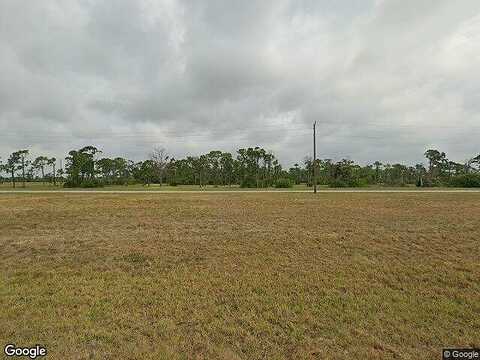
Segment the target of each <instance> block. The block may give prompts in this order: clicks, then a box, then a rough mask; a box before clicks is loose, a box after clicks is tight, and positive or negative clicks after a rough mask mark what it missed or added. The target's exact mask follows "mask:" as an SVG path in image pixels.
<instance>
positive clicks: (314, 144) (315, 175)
mask: <svg viewBox="0 0 480 360" xmlns="http://www.w3.org/2000/svg"><path fill="white" fill-rule="evenodd" d="M316 125H317V122H316V121H315V122H314V123H313V193H314V194H316V193H317V136H316V129H315V127H316Z"/></svg>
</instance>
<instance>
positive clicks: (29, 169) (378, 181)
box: [0, 146, 480, 188]
mask: <svg viewBox="0 0 480 360" xmlns="http://www.w3.org/2000/svg"><path fill="white" fill-rule="evenodd" d="M101 154H102V152H101V151H100V150H99V149H98V148H96V147H94V146H86V147H83V148H81V149H79V150H72V151H70V152H69V153H68V156H67V157H66V158H65V161H66V166H65V169H63V168H62V167H60V168H59V169H57V170H56V159H55V158H50V159H49V158H47V157H45V156H38V157H37V158H35V160H33V161H32V160H31V159H30V157H29V151H28V150H19V151H16V152H14V153H12V154H11V155H10V156H9V158H8V160H7V161H6V162H5V164H3V165H2V164H1V163H0V183H1V182H3V181H7V180H9V181H10V182H11V184H12V187H14V188H15V186H16V183H17V182H19V181H21V183H22V187H25V183H26V182H32V181H37V182H42V183H45V182H50V183H52V184H53V185H55V184H56V183H57V182H60V183H62V184H63V186H64V187H68V188H75V187H80V188H95V187H103V186H119V185H121V186H125V185H135V184H142V185H144V186H150V184H159V185H160V186H163V185H164V184H168V185H170V186H178V185H197V186H199V187H200V188H203V187H206V186H214V187H218V186H228V187H231V186H235V185H238V186H239V187H241V188H272V187H288V186H286V184H287V180H288V182H291V183H292V185H293V184H295V185H300V184H305V185H307V186H312V184H313V182H314V181H313V180H314V179H313V169H314V162H313V161H312V159H310V158H308V157H307V158H305V159H304V162H303V165H299V164H295V165H294V166H293V167H291V168H290V169H288V170H286V169H284V168H282V166H281V164H280V162H279V160H278V159H277V158H276V157H275V155H274V154H273V153H272V152H269V151H266V150H265V149H262V148H260V147H255V148H246V149H239V150H238V151H237V154H236V156H234V155H233V154H231V153H228V152H222V151H210V152H209V153H207V154H203V155H200V156H187V157H186V158H184V159H174V158H172V157H170V155H169V154H168V153H167V151H166V150H165V149H163V148H157V149H154V150H153V151H152V153H151V154H150V156H149V159H147V160H144V161H138V162H134V161H131V160H128V159H125V158H122V157H116V158H113V159H111V158H106V157H102V156H101ZM425 157H426V159H427V160H428V166H427V167H425V166H424V165H423V164H416V165H415V166H407V165H404V164H382V163H381V162H379V161H375V162H374V163H373V164H367V165H365V166H361V165H358V164H355V163H354V162H353V161H352V160H347V159H343V160H341V161H337V162H333V161H332V160H331V159H323V160H322V159H318V160H317V161H316V163H315V166H316V169H317V171H316V173H317V177H316V179H317V183H318V184H321V185H326V186H329V187H334V188H336V187H363V186H390V187H391V186H407V185H413V186H415V185H416V186H418V187H441V186H455V187H480V155H478V156H476V157H473V158H471V159H470V160H468V161H466V162H465V163H457V162H454V161H451V160H448V159H447V157H446V154H445V153H444V152H440V151H438V150H427V151H426V152H425ZM2 172H3V175H4V176H2ZM278 184H282V185H281V186H280V185H278Z"/></svg>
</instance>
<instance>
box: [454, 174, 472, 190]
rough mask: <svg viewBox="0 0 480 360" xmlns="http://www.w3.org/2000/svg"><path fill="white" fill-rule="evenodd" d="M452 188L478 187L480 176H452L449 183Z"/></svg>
mask: <svg viewBox="0 0 480 360" xmlns="http://www.w3.org/2000/svg"><path fill="white" fill-rule="evenodd" d="M449 185H450V186H454V187H465V188H474V187H480V174H465V175H458V176H454V177H453V178H452V179H451V180H450V183H449Z"/></svg>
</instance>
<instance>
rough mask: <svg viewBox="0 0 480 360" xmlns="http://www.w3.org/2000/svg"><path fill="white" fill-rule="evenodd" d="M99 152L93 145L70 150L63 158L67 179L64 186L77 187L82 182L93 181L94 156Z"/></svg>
mask: <svg viewBox="0 0 480 360" xmlns="http://www.w3.org/2000/svg"><path fill="white" fill-rule="evenodd" d="M99 153H101V151H100V150H99V149H97V148H96V147H94V146H85V147H83V148H81V149H80V150H72V151H70V152H69V153H68V156H67V157H66V158H65V159H66V161H67V163H66V173H67V181H66V183H65V184H64V186H70V187H78V186H82V184H83V183H91V184H93V183H95V174H96V170H95V162H96V159H95V156H96V155H97V154H99Z"/></svg>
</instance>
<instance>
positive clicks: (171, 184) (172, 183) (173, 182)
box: [168, 180, 178, 186]
mask: <svg viewBox="0 0 480 360" xmlns="http://www.w3.org/2000/svg"><path fill="white" fill-rule="evenodd" d="M168 185H170V186H178V184H177V182H176V181H175V180H173V181H170V183H169V184H168Z"/></svg>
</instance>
